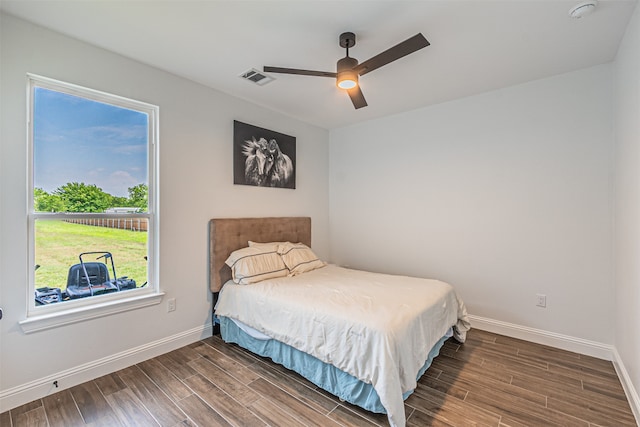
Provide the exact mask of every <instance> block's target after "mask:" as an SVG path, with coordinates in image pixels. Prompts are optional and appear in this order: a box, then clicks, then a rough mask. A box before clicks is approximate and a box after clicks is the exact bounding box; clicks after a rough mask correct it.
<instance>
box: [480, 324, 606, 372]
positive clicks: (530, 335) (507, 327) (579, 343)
mask: <svg viewBox="0 0 640 427" xmlns="http://www.w3.org/2000/svg"><path fill="white" fill-rule="evenodd" d="M469 319H470V320H471V327H473V328H478V329H482V330H483V331H488V332H493V333H496V334H500V335H506V336H509V337H512V338H519V339H523V340H526V341H531V342H534V343H536V344H544V345H548V346H550V347H555V348H560V349H562V350H567V351H573V352H575V353H580V354H585V355H587V356H593V357H597V358H598V359H605V360H611V361H612V360H613V352H614V347H613V346H612V345H609V344H602V343H599V342H596V341H589V340H585V339H582V338H576V337H572V336H569V335H563V334H558V333H555V332H549V331H544V330H541V329H535V328H530V327H527V326H521V325H516V324H513V323H507V322H502V321H500V320H494V319H488V318H486V317H480V316H473V315H469Z"/></svg>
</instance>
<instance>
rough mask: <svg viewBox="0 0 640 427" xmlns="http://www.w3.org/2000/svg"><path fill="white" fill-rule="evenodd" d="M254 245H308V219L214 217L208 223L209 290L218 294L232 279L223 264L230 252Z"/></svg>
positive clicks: (309, 220)
mask: <svg viewBox="0 0 640 427" xmlns="http://www.w3.org/2000/svg"><path fill="white" fill-rule="evenodd" d="M249 240H251V241H254V242H294V243H297V242H301V243H304V244H305V245H307V246H311V218H309V217H278V218H275V217H272V218H214V219H212V220H210V221H209V287H210V288H211V292H218V291H220V289H221V288H222V285H224V283H225V282H227V281H228V280H230V279H231V269H230V268H229V267H228V266H227V265H226V264H225V263H224V262H225V261H226V260H227V258H228V257H229V255H230V254H231V252H233V251H235V250H237V249H240V248H244V247H246V246H248V242H249Z"/></svg>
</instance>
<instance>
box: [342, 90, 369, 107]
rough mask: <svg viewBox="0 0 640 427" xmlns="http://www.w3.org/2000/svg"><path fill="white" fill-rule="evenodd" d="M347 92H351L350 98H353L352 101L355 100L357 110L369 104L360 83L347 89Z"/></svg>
mask: <svg viewBox="0 0 640 427" xmlns="http://www.w3.org/2000/svg"><path fill="white" fill-rule="evenodd" d="M347 93H348V94H349V98H351V102H353V106H354V107H356V110H357V109H358V108H362V107H366V106H367V105H368V104H367V100H366V99H364V95H363V94H362V90H361V89H360V86H359V85H358V86H356V87H354V88H353V89H347Z"/></svg>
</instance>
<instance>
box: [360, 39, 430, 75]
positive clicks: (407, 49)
mask: <svg viewBox="0 0 640 427" xmlns="http://www.w3.org/2000/svg"><path fill="white" fill-rule="evenodd" d="M429 44H430V43H429V41H428V40H427V39H426V38H425V37H424V36H423V35H422V33H418V34H416V35H415V36H413V37H411V38H408V39H407V40H405V41H403V42H402V43H398V44H397V45H395V46H393V47H392V48H389V49H387V50H385V51H384V52H382V53H380V54H378V55H376V56H374V57H373V58H370V59H367V60H366V61H364V62H363V63H362V64H360V65H358V66H357V67H355V68H354V70H355V71H356V72H357V73H358V74H360V75H361V76H363V75H365V74H367V73H368V72H370V71H373V70H375V69H376V68H380V67H382V66H383V65H387V64H388V63H390V62H393V61H395V60H396V59H400V58H402V57H403V56H407V55H409V54H410V53H413V52H415V51H417V50H420V49H422V48H423V47H427V46H429Z"/></svg>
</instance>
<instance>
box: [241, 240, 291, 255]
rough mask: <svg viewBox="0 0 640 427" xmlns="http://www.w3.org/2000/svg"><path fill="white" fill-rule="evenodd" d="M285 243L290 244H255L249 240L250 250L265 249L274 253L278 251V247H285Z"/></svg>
mask: <svg viewBox="0 0 640 427" xmlns="http://www.w3.org/2000/svg"><path fill="white" fill-rule="evenodd" d="M285 243H289V242H265V243H262V242H253V241H251V240H249V247H250V248H265V249H271V250H273V251H274V252H277V251H278V246H279V245H284V244H285Z"/></svg>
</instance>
